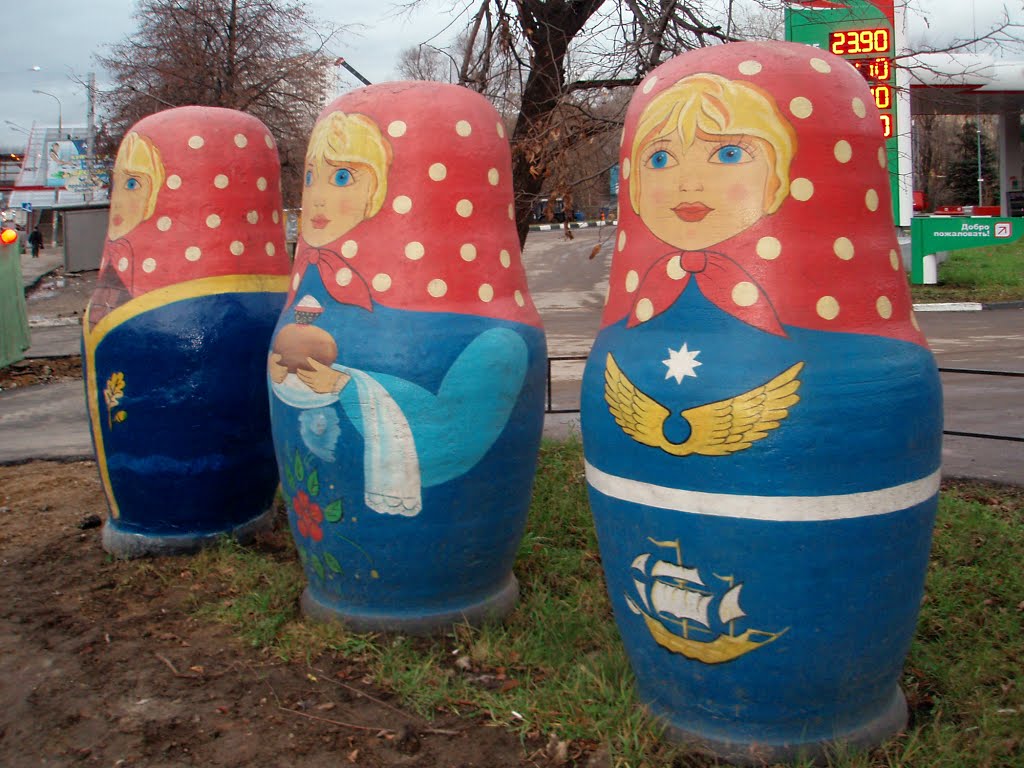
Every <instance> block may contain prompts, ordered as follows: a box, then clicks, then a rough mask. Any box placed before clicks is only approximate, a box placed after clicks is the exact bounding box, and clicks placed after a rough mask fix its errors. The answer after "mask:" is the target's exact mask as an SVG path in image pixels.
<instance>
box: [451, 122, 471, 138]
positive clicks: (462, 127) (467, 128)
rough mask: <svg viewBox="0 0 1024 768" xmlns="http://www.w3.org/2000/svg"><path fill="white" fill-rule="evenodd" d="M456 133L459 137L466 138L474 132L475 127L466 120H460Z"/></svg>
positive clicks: (456, 126)
mask: <svg viewBox="0 0 1024 768" xmlns="http://www.w3.org/2000/svg"><path fill="white" fill-rule="evenodd" d="M455 132H456V133H457V134H459V136H462V137H466V136H469V134H471V133H472V132H473V126H471V125H470V124H469V122H468V121H466V120H459V122H457V123H456V124H455Z"/></svg>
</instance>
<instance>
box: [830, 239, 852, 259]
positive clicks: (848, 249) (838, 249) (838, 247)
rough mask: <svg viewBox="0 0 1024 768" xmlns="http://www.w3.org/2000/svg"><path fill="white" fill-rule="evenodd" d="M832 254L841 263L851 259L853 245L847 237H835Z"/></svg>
mask: <svg viewBox="0 0 1024 768" xmlns="http://www.w3.org/2000/svg"><path fill="white" fill-rule="evenodd" d="M832 252H833V253H834V254H835V255H836V256H838V257H839V258H840V259H842V260H843V261H849V260H850V259H852V258H853V243H852V242H851V241H850V238H848V237H837V238H836V240H835V242H834V243H832Z"/></svg>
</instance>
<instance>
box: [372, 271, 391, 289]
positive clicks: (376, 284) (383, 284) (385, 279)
mask: <svg viewBox="0 0 1024 768" xmlns="http://www.w3.org/2000/svg"><path fill="white" fill-rule="evenodd" d="M371 283H372V284H373V289H374V290H375V291H381V292H382V293H383V292H384V291H386V290H387V289H388V288H390V287H391V275H389V274H387V273H385V272H379V273H377V274H376V275H374V276H373V280H372V281H371Z"/></svg>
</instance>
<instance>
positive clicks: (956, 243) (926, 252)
mask: <svg viewBox="0 0 1024 768" xmlns="http://www.w3.org/2000/svg"><path fill="white" fill-rule="evenodd" d="M1021 237H1024V218H1020V219H989V218H977V219H975V218H968V217H963V216H915V217H914V218H913V219H911V221H910V241H911V248H912V251H911V262H910V282H911V283H913V284H914V285H921V284H922V283H924V280H925V267H924V263H925V261H924V260H925V257H926V256H930V255H932V254H935V253H939V252H940V251H956V250H959V249H961V248H977V247H979V246H982V245H1004V244H1007V243H1014V242H1016V241H1017V240H1020V238H1021Z"/></svg>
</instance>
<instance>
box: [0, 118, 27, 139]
mask: <svg viewBox="0 0 1024 768" xmlns="http://www.w3.org/2000/svg"><path fill="white" fill-rule="evenodd" d="M4 122H5V123H7V125H9V126H10V127H11V128H13V129H14V130H16V131H19V132H21V133H24V134H25V135H26V136H29V135H31V133H30V131H29V130H28V128H26V127H25V126H23V125H18V124H17V123H16V122H14V121H13V120H4Z"/></svg>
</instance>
